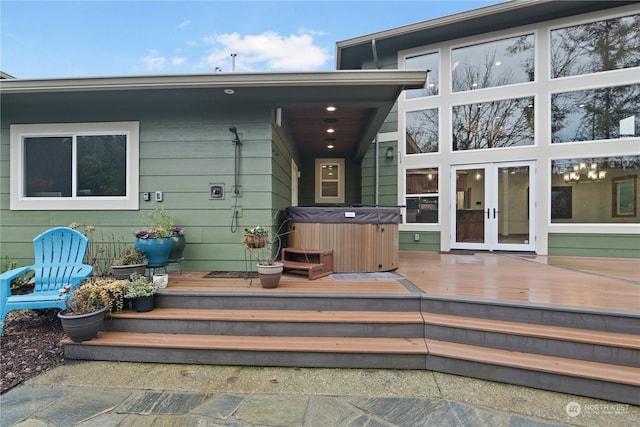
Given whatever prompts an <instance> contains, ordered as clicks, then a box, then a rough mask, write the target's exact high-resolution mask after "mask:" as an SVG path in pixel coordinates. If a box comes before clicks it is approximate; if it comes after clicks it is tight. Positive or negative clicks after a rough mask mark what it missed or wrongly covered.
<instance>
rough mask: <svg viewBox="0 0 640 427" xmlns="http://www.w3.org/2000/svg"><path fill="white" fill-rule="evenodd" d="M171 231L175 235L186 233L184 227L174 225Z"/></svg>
mask: <svg viewBox="0 0 640 427" xmlns="http://www.w3.org/2000/svg"><path fill="white" fill-rule="evenodd" d="M171 231H172V232H173V235H174V236H182V235H183V234H184V227H173V228H171Z"/></svg>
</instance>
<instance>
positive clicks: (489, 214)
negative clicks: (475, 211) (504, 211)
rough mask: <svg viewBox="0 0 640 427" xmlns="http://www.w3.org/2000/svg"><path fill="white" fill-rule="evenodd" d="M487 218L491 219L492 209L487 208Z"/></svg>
mask: <svg viewBox="0 0 640 427" xmlns="http://www.w3.org/2000/svg"><path fill="white" fill-rule="evenodd" d="M487 219H491V211H490V209H488V208H487Z"/></svg>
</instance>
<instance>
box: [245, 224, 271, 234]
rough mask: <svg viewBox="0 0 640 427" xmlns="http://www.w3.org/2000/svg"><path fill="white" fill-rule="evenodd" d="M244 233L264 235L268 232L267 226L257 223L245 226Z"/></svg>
mask: <svg viewBox="0 0 640 427" xmlns="http://www.w3.org/2000/svg"><path fill="white" fill-rule="evenodd" d="M244 234H248V235H249V236H266V235H268V234H269V230H267V227H263V226H261V225H258V226H256V227H253V228H250V229H247V228H245V229H244Z"/></svg>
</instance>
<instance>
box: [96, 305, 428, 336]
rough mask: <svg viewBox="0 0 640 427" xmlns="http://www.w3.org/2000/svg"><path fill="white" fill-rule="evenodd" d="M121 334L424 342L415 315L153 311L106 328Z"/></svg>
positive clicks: (120, 318)
mask: <svg viewBox="0 0 640 427" xmlns="http://www.w3.org/2000/svg"><path fill="white" fill-rule="evenodd" d="M104 329H105V330H108V331H112V332H114V331H119V332H146V333H154V332H157V333H175V334H207V335H255V334H256V333H257V332H258V331H259V332H260V334H261V335H269V336H286V335H291V336H344V337H387V338H402V337H422V329H423V320H422V316H421V315H420V313H419V312H407V311H404V312H391V311H343V310H339V311H321V310H235V309H227V310H225V309H183V308H155V309H154V310H152V311H149V312H145V313H137V312H135V311H123V312H122V313H116V314H114V315H113V317H112V318H111V319H108V320H107V321H106V322H105V326H104Z"/></svg>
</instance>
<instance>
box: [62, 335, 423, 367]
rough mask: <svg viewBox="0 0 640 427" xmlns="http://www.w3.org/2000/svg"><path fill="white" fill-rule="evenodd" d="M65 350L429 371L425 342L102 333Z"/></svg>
mask: <svg viewBox="0 0 640 427" xmlns="http://www.w3.org/2000/svg"><path fill="white" fill-rule="evenodd" d="M62 344H63V345H64V348H65V357H67V358H69V359H80V360H109V361H135V362H156V363H167V362H170V363H189V364H214V365H246V366H296V367H333V368H362V367H365V366H366V367H368V368H380V369H424V364H425V359H424V358H425V354H426V345H425V342H424V340H423V339H421V338H365V337H350V338H344V337H292V336H286V337H273V336H246V335H242V336H232V335H195V334H162V333H137V332H101V333H100V334H99V336H98V337H97V338H94V339H93V340H90V341H85V342H82V343H75V342H72V341H70V340H64V341H63V342H62Z"/></svg>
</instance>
